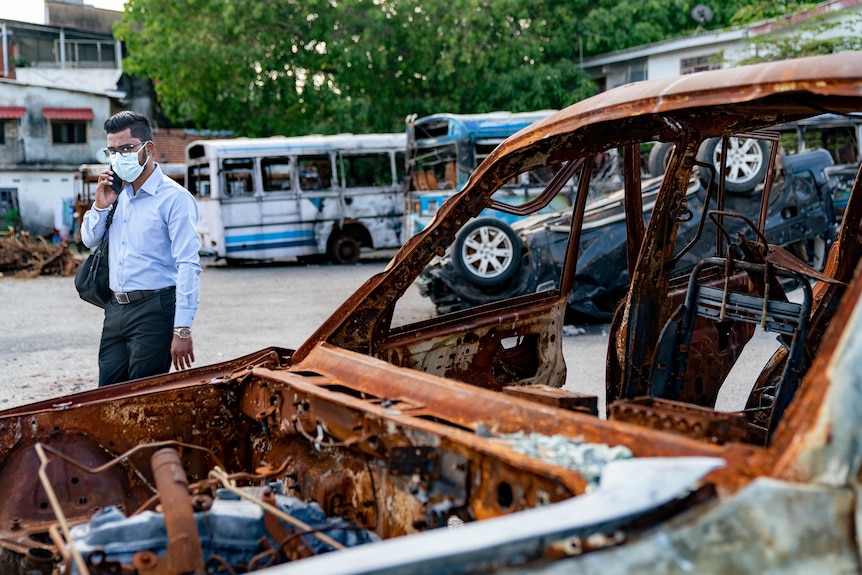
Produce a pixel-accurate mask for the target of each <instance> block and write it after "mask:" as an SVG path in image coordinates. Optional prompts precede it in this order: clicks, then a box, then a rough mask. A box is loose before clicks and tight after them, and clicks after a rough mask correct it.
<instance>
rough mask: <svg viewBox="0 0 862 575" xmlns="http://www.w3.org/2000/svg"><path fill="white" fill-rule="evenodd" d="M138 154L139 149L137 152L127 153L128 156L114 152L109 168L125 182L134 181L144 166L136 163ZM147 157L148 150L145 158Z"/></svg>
mask: <svg viewBox="0 0 862 575" xmlns="http://www.w3.org/2000/svg"><path fill="white" fill-rule="evenodd" d="M144 149H145V150H146V149H147V148H146V145H144ZM139 154H140V151H138V153H137V154H129V155H128V156H123V155H121V154H114V157H112V158H111V169H112V170H113V171H114V173H115V174H117V175H118V176H120V177H121V178H122V179H123V180H125V181H126V182H134V181H135V180H137V179H138V176H140V175H141V172H143V171H144V166H142V165H141V164H139V163H138V155H139ZM149 157H150V155H149V152H147V159H149ZM146 163H147V162H146V160H144V164H146Z"/></svg>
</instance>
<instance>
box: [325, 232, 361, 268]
mask: <svg viewBox="0 0 862 575" xmlns="http://www.w3.org/2000/svg"><path fill="white" fill-rule="evenodd" d="M361 249H362V248H361V246H360V245H359V240H357V239H356V238H354V237H353V236H351V235H349V234H346V233H344V232H341V231H336V232H333V234H332V236H330V238H329V242H327V250H326V254H327V255H328V256H329V259H330V260H331V261H332V262H333V263H336V264H340V265H343V266H352V265H353V264H355V263H356V262H357V261H358V260H359V252H360V251H361Z"/></svg>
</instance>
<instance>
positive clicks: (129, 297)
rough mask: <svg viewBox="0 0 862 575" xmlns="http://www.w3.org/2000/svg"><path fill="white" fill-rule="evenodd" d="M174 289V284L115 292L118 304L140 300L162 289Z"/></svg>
mask: <svg viewBox="0 0 862 575" xmlns="http://www.w3.org/2000/svg"><path fill="white" fill-rule="evenodd" d="M169 289H174V287H173V286H171V287H166V288H161V289H139V290H137V291H126V292H122V291H121V292H114V300H116V302H117V303H118V304H121V305H128V304H130V303H135V302H136V301H140V300H142V299H144V298H145V297H149V296H151V295H153V294H157V293H159V292H161V291H165V290H169Z"/></svg>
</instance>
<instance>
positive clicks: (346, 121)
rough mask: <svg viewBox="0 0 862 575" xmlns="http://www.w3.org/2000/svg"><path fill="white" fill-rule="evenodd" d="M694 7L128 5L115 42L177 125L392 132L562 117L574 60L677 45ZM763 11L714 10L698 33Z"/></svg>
mask: <svg viewBox="0 0 862 575" xmlns="http://www.w3.org/2000/svg"><path fill="white" fill-rule="evenodd" d="M695 4H696V2H695V0H565V1H563V0H128V2H127V4H126V8H125V11H124V13H123V17H122V20H121V22H120V23H119V24H118V25H117V28H116V36H117V37H118V38H120V39H122V40H123V41H124V42H125V45H126V49H127V53H128V56H127V58H126V59H125V61H124V66H125V69H126V70H127V71H128V72H130V73H132V74H136V75H138V76H141V77H146V78H150V79H152V80H153V82H154V85H155V89H156V94H157V97H158V99H159V102H160V104H161V105H162V108H163V109H164V111H165V113H166V114H167V116H168V117H169V118H171V120H172V121H174V122H176V123H177V124H183V125H190V126H194V127H198V128H202V129H203V128H205V129H209V130H231V131H233V132H234V133H236V134H238V135H247V136H264V135H271V134H285V135H292V134H306V133H334V132H345V131H352V132H382V131H401V130H403V126H404V117H405V116H407V115H408V114H413V113H415V114H418V115H420V116H421V115H426V114H430V113H435V112H442V111H449V112H462V113H468V112H486V111H492V110H501V109H505V110H511V111H516V112H517V111H529V110H537V109H543V108H561V107H564V106H567V105H569V104H571V103H573V102H575V101H577V100H580V99H582V98H584V97H587V96H589V95H592V94H593V93H595V91H596V87H595V85H594V84H593V82H592V81H591V80H590V78H589V77H588V76H587V75H586V74H585V73H584V72H583V71H582V70H581V68H580V65H579V63H580V60H581V59H582V58H584V57H588V56H591V55H594V54H597V53H603V52H608V51H612V50H618V49H622V48H628V47H631V46H636V45H640V44H644V43H647V42H654V41H658V40H662V39H666V38H669V37H674V36H679V35H683V34H689V33H691V32H693V31H694V30H695V29H696V27H697V26H698V23H697V22H695V21H694V20H693V19H692V18H691V16H690V11H691V8H692V7H693V6H694V5H695ZM773 4H774V3H770V4H766V3H764V2H760V1H757V2H751V1H745V0H726V1H725V2H723V3H721V6H720V7H718V8H713V10H714V12H715V17H714V19H713V21H712V22H711V23H710V27H713V28H715V27H722V26H727V25H729V24H731V23H732V22H735V21H736V20H735V19H738V18H739V17H740V16H739V14H743V17H746V18H753V17H757V16H759V15H761V14H762V13H763V11H764V10H767V9H771V8H769V6H771V5H773ZM755 6H759V8H755ZM746 11H748V12H746ZM746 14H747V15H746Z"/></svg>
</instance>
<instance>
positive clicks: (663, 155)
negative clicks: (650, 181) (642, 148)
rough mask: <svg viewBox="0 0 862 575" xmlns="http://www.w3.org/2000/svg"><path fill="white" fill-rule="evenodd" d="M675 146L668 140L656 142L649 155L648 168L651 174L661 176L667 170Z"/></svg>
mask: <svg viewBox="0 0 862 575" xmlns="http://www.w3.org/2000/svg"><path fill="white" fill-rule="evenodd" d="M673 148H674V145H673V144H671V143H668V142H656V143H655V144H654V145H653V147H652V148H650V151H649V156H648V157H647V170H649V173H650V175H651V176H660V175H662V174H663V173H664V172H665V170H666V169H667V163H668V161H670V155H671V152H673Z"/></svg>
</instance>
